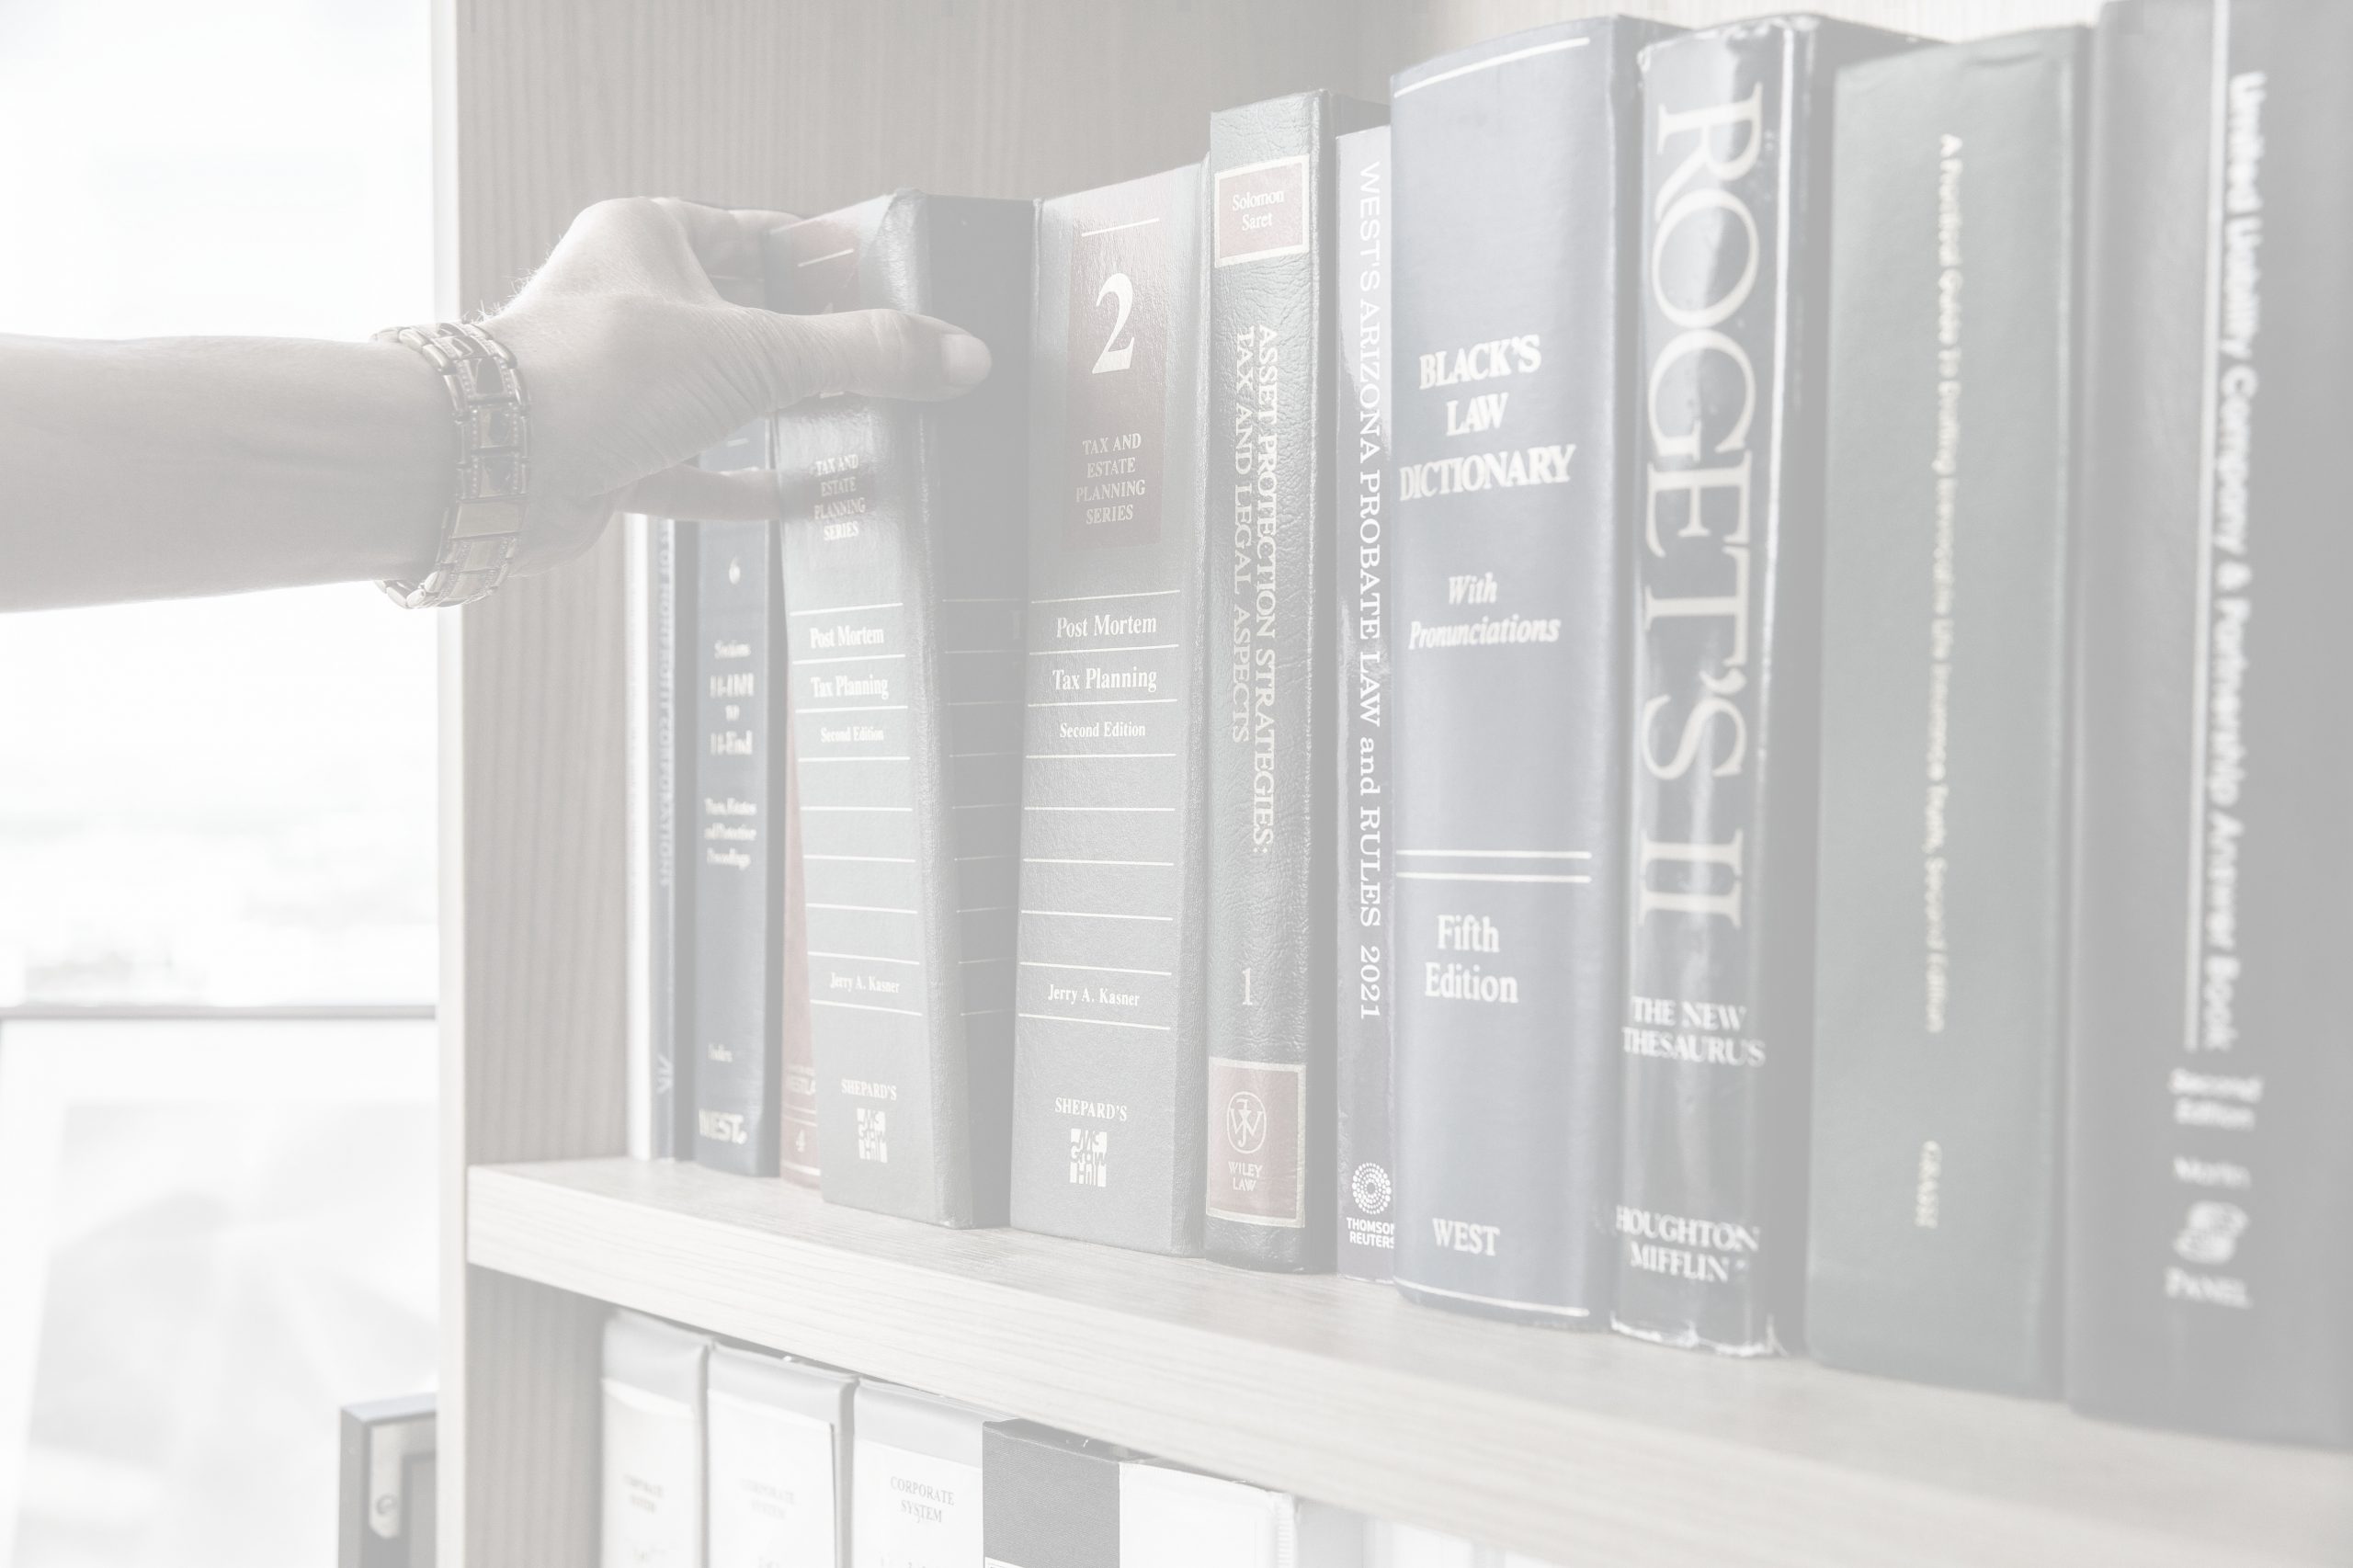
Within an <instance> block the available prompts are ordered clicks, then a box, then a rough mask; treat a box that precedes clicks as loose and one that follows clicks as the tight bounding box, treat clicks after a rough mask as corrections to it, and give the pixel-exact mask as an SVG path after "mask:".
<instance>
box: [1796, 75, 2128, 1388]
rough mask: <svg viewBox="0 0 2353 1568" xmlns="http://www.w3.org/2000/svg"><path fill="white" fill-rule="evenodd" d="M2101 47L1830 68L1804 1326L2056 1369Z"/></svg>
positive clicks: (1879, 1360)
mask: <svg viewBox="0 0 2353 1568" xmlns="http://www.w3.org/2000/svg"><path fill="white" fill-rule="evenodd" d="M2084 41H2085V35H2084V34H2083V33H2082V31H2081V30H2080V29H2077V28H2063V29H2056V30H2052V31H2047V32H2037V33H2027V34H2023V35H2020V36H2018V37H2013V38H1998V39H1986V40H1979V41H1976V42H1971V43H1956V44H1948V45H1946V46H1944V47H1942V48H1937V49H1921V50H1915V51H1908V52H1905V53H1903V54H1898V55H1894V56H1891V57H1889V58H1887V59H1884V60H1877V61H1870V62H1865V63H1863V64H1859V65H1857V66H1854V67H1852V68H1851V69H1849V70H1847V72H1845V73H1844V74H1842V75H1841V76H1840V77H1839V80H1838V85H1837V93H1838V105H1837V108H1838V115H1837V119H1838V123H1837V129H1836V132H1835V135H1836V145H1837V153H1836V166H1837V190H1836V202H1835V204H1834V205H1835V210H1834V213H1833V216H1832V220H1831V225H1832V234H1831V273H1830V275H1831V278H1832V280H1833V288H1832V291H1831V296H1830V359H1831V364H1832V365H1833V367H1834V368H1835V371H1834V374H1833V377H1832V380H1831V387H1830V417H1829V439H1830V447H1829V457H1828V470H1827V477H1826V480H1825V486H1826V494H1825V500H1824V505H1825V509H1826V510H1825V516H1824V594H1823V619H1822V691H1823V700H1822V823H1823V832H1822V845H1821V860H1820V864H1821V879H1822V880H1821V883H1820V914H1819V917H1818V919H1817V922H1816V943H1817V949H1816V952H1815V966H1814V973H1815V977H1816V978H1815V984H1814V1020H1815V1027H1814V1061H1813V1068H1814V1076H1813V1197H1812V1200H1811V1214H1812V1219H1811V1224H1810V1226H1809V1229H1808V1240H1809V1244H1810V1257H1809V1265H1808V1290H1807V1300H1806V1337H1807V1341H1808V1343H1809V1345H1810V1346H1811V1348H1812V1349H1813V1354H1814V1355H1815V1356H1816V1357H1818V1358H1821V1359H1823V1360H1824V1361H1830V1362H1834V1363H1836V1364H1837V1365H1840V1366H1847V1367H1856V1368H1859V1369H1863V1370H1866V1371H1876V1372H1888V1373H1894V1374H1897V1375H1899V1376H1904V1377H1911V1378H1918V1379H1923V1380H1927V1381H1938V1382H1959V1383H1965V1384H1970V1385H1973V1386H1977V1387H1983V1388H1992V1389H1997V1390H2002V1391H2006V1392H2018V1393H2049V1392H2055V1389H2056V1386H2057V1381H2058V1340H2059V1313H2058V1307H2059V1236H2060V1224H2059V1221H2060V1214H2061V1210H2062V1205H2061V1201H2060V1191H2059V1120H2060V1090H2061V1085H2062V1083H2063V1074H2064V1066H2065V1056H2066V1033H2065V1023H2066V967H2065V954H2066V950H2067V940H2066V936H2067V933H2066V922H2067V904H2066V892H2067V863H2068V862H2067V837H2066V819H2067V789H2068V780H2067V747H2066V725H2067V671H2068V657H2067V633H2068V628H2069V617H2068V614H2067V580H2068V540H2069V538H2070V537H2071V535H2072V533H2073V528H2072V525H2071V521H2070V507H2069V504H2068V485H2069V482H2070V478H2071V473H2070V470H2071V465H2072V461H2073V458H2074V453H2075V439H2074V434H2075V412H2074V385H2073V382H2074V367H2075V317H2076V309H2075V301H2076V299H2077V293H2078V290H2077V284H2076V277H2075V274H2076V258H2077V252H2078V247H2077V244H2076V227H2077V225H2076V218H2075V213H2076V203H2077V197H2078V184H2079V176H2080V169H2081V163H2082V160H2081V157H2080V154H2079V152H2078V148H2079V146H2080V142H2081V139H2080V136H2079V134H2078V132H2079V129H2080V119H2081V114H2082V108H2083V80H2082V65H2083V57H2084V47H2083V45H2084Z"/></svg>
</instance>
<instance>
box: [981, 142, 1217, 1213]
mask: <svg viewBox="0 0 2353 1568" xmlns="http://www.w3.org/2000/svg"><path fill="white" fill-rule="evenodd" d="M1200 214H1201V199H1200V169H1199V166H1198V165H1195V166H1190V167H1187V168H1182V169H1176V170H1172V171H1170V172H1168V173H1166V174H1161V175H1154V176H1150V177H1148V178H1144V179H1139V180H1131V181H1129V182H1128V183H1127V184H1125V185H1117V186H1110V187H1106V188H1104V189H1101V190H1093V191H1087V192H1085V193H1083V194H1080V195H1076V196H1066V197H1061V198H1057V199H1054V200H1051V201H1048V202H1045V203H1044V204H1042V205H1041V206H1040V209H1039V214H1038V267H1037V278H1038V292H1037V311H1036V317H1035V333H1036V338H1035V352H1034V354H1033V356H1032V358H1031V367H1032V370H1031V378H1030V386H1031V409H1032V424H1031V429H1032V436H1031V441H1032V445H1031V448H1030V450H1031V454H1032V456H1031V464H1032V467H1031V473H1032V482H1033V487H1034V494H1035V497H1036V499H1035V501H1034V503H1033V505H1032V506H1031V508H1030V536H1029V596H1030V597H1029V657H1028V662H1029V689H1028V712H1027V721H1028V728H1027V735H1026V739H1025V741H1024V745H1023V750H1024V753H1025V755H1024V757H1023V762H1022V785H1021V802H1022V805H1021V812H1022V831H1021V855H1022V867H1021V897H1020V904H1021V915H1020V919H1021V926H1020V934H1019V955H1020V965H1019V975H1018V978H1017V982H1016V997H1015V1003H1014V1006H1015V1011H1016V1015H1017V1017H1016V1020H1015V1024H1016V1028H1015V1036H1014V1040H1015V1048H1014V1104H1013V1222H1014V1223H1015V1224H1017V1225H1019V1226H1021V1227H1023V1228H1024V1229H1027V1230H1033V1231H1043V1232H1047V1233H1051V1234H1055V1235H1065V1236H1076V1237H1079V1238H1082V1239H1085V1240H1088V1241H1103V1242H1113V1243H1117V1244H1120V1245H1123V1246H1131V1247H1138V1248H1142V1249H1144V1250H1147V1251H1154V1252H1165V1253H1197V1252H1199V1250H1200V1246H1201V1183H1202V1138H1203V1132H1204V1130H1205V1122H1206V1112H1205V1108H1204V1104H1203V1090H1202V1055H1203V1053H1202V1050H1201V1040H1202V1039H1203V1038H1204V1033H1205V1030H1204V1026H1203V1018H1202V974H1201V955H1202V945H1203V941H1204V935H1205V933H1204V927H1205V926H1206V921H1205V918H1204V917H1205V915H1206V894H1205V887H1204V882H1205V879H1204V875H1203V869H1204V858H1203V843H1202V831H1203V829H1202V812H1203V798H1202V767H1201V758H1202V756H1203V755H1204V751H1205V748H1206V742H1205V738H1204V736H1203V734H1202V733H1201V729H1202V725H1203V723H1204V722H1206V718H1207V709H1206V706H1205V703H1206V695H1205V693H1204V691H1203V689H1202V686H1203V679H1204V673H1205V665H1204V660H1203V649H1202V643H1201V638H1202V634H1203V627H1202V613H1203V603H1204V590H1205V584H1204V582H1203V573H1204V570H1205V564H1206V556H1205V547H1204V541H1203V538H1202V522H1203V518H1202V507H1201V483H1202V475H1201V468H1200V464H1201V461H1202V454H1203V450H1204V437H1203V433H1202V424H1201V420H1202V406H1201V388H1200V381H1199V377H1200V373H1201V368H1202V366H1203V365H1204V363H1205V355H1204V352H1203V347H1202V343H1201V308H1200V307H1201V260H1202V258H1201V254H1200V249H1201V245H1200Z"/></svg>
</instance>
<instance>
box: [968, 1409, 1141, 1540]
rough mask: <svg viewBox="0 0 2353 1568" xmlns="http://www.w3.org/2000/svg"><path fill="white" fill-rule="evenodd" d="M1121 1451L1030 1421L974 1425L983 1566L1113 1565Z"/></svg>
mask: <svg viewBox="0 0 2353 1568" xmlns="http://www.w3.org/2000/svg"><path fill="white" fill-rule="evenodd" d="M1123 1457H1125V1455H1124V1451H1123V1450H1121V1449H1117V1448H1115V1447H1113V1446H1112V1445H1110V1444H1108V1443H1103V1442H1097V1440H1095V1439H1094V1438H1092V1437H1073V1436H1071V1435H1070V1434H1069V1433H1067V1432H1058V1431H1056V1430H1055V1429H1054V1428H1052V1427H1051V1426H1040V1425H1038V1424H1037V1423H1036V1422H1034V1421H992V1422H990V1423H989V1424H988V1425H987V1426H983V1427H982V1428H981V1561H982V1562H983V1563H986V1564H988V1565H989V1568H1120V1460H1121V1459H1122V1458H1123Z"/></svg>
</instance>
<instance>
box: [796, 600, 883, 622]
mask: <svg viewBox="0 0 2353 1568" xmlns="http://www.w3.org/2000/svg"><path fill="white" fill-rule="evenodd" d="M901 608H905V607H904V605H903V604H902V603H901V602H900V601H899V600H897V599H892V601H891V602H890V603H889V604H886V605H836V606H835V607H834V608H831V609H792V610H787V611H785V619H788V620H790V619H793V618H794V617H796V616H803V615H856V614H857V613H858V611H859V610H862V609H901Z"/></svg>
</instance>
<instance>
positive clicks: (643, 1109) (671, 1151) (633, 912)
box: [621, 513, 694, 1160]
mask: <svg viewBox="0 0 2353 1568" xmlns="http://www.w3.org/2000/svg"><path fill="white" fill-rule="evenodd" d="M621 532H622V544H621V552H622V562H623V572H624V576H625V578H626V582H627V586H626V589H625V593H626V598H625V601H624V602H625V605H626V613H625V615H624V617H623V619H624V623H625V627H626V631H625V635H626V637H627V640H628V641H627V644H626V646H625V648H624V649H623V653H622V670H623V672H624V676H625V679H626V683H627V693H628V696H627V701H628V708H627V710H626V716H625V722H624V726H623V733H624V736H625V750H626V754H627V756H628V759H629V761H628V766H629V785H628V801H629V912H628V932H629V974H628V979H629V1151H630V1153H631V1154H633V1155H635V1156H636V1157H637V1158H639V1159H654V1160H668V1159H675V1158H676V1156H677V1154H678V1152H679V1151H680V1150H681V1149H688V1148H691V1147H692V1146H693V1131H692V1121H691V1119H690V1118H689V1116H688V1114H687V1113H688V1110H689V1109H690V1108H691V1106H692V1103H693V1095H692V1092H691V1091H689V1092H688V1094H687V1095H686V1096H680V1095H679V1093H678V1083H679V1077H680V1074H679V1066H680V1062H681V1060H682V1058H681V1053H680V1052H679V1051H678V1047H677V1042H678V1040H679V1038H680V1035H679V1025H680V1024H681V1023H682V1022H687V1021H688V1020H687V1017H686V1010H685V1007H684V1005H683V1000H682V999H683V998H684V996H685V995H686V994H687V988H686V987H684V986H681V985H680V984H679V983H678V960H679V959H680V957H681V956H682V955H683V954H684V953H685V952H686V951H687V950H688V948H687V944H686V941H685V939H684V935H683V934H684V930H685V927H686V926H687V925H688V922H687V921H686V920H683V919H681V918H680V916H681V915H683V914H684V913H685V907H686V901H685V900H684V899H683V898H682V897H681V896H680V894H681V892H682V891H683V890H684V889H685V887H686V886H687V882H686V879H685V878H684V877H682V876H680V875H679V860H678V844H679V835H678V802H679V801H680V799H681V796H680V794H679V792H678V758H679V756H680V749H679V746H678V733H679V725H678V703H679V699H680V697H681V694H682V693H684V692H685V691H686V689H687V687H686V685H685V683H684V682H682V681H681V680H680V679H679V668H680V665H679V660H678V654H679V651H680V648H681V645H682V643H683V646H684V647H685V649H686V650H687V652H688V653H689V654H691V653H692V652H693V647H694V637H693V633H692V631H691V630H690V629H691V627H692V626H693V622H694V618H693V614H692V610H693V599H694V591H693V582H694V578H693V575H692V571H693V568H692V564H691V557H689V559H688V564H687V569H686V574H685V576H684V581H685V583H686V585H687V593H686V595H685V596H684V597H685V599H686V601H687V602H686V608H687V610H688V614H687V615H686V616H685V617H684V619H683V622H682V619H681V617H680V615H679V608H680V597H681V596H680V594H679V591H678V590H679V585H680V582H681V573H680V560H679V544H680V542H681V540H685V541H687V542H688V546H689V548H691V541H692V540H693V537H694V528H693V525H692V524H687V525H685V526H683V527H682V526H681V525H680V524H679V523H678V522H677V521H676V520H675V519H673V518H670V517H645V516H643V515H642V514H638V513H631V514H630V515H629V516H628V517H623V518H622V519H621ZM682 625H683V628H685V629H687V630H686V635H685V636H684V638H683V639H682V638H681V636H680V632H681V630H682ZM691 755H692V754H691V753H689V754H688V756H691ZM689 1027H690V1026H689ZM688 1060H690V1059H688ZM689 1070H691V1069H689ZM681 1134H683V1136H681Z"/></svg>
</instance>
